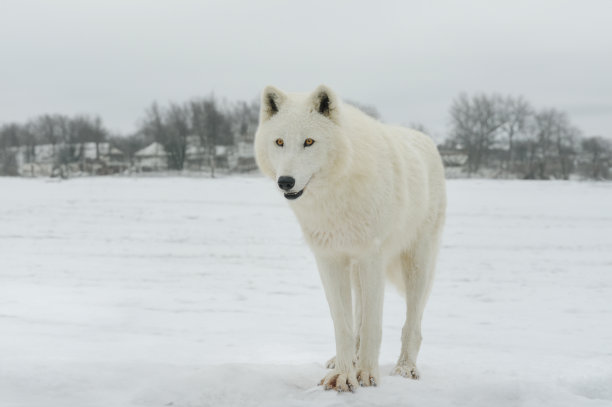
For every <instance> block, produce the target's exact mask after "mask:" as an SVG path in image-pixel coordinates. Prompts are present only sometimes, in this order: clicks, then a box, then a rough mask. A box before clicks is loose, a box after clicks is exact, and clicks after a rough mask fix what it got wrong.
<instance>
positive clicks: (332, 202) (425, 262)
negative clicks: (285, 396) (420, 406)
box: [255, 85, 446, 391]
mask: <svg viewBox="0 0 612 407" xmlns="http://www.w3.org/2000/svg"><path fill="white" fill-rule="evenodd" d="M255 152H256V158H257V163H258V165H259V168H260V169H261V170H262V171H263V173H264V174H265V175H267V176H268V177H270V178H272V179H273V180H274V181H275V183H276V187H277V188H278V190H279V192H280V193H281V194H282V195H283V196H284V197H285V198H286V199H287V201H288V202H289V206H290V207H291V209H292V210H293V212H294V213H295V215H296V217H297V219H298V222H299V224H300V226H301V228H302V231H303V233H304V237H305V239H306V242H307V243H308V245H309V246H310V248H311V249H312V251H313V253H314V256H315V258H316V262H317V266H318V269H319V273H320V276H321V280H322V282H323V287H324V289H325V295H326V297H327V301H328V303H329V308H330V311H331V316H332V319H333V322H334V331H335V336H336V356H335V358H332V360H330V361H329V362H328V368H331V369H332V370H331V371H330V372H329V373H328V374H327V375H326V376H325V377H324V378H323V380H321V383H320V384H322V385H324V386H325V389H335V390H338V391H348V390H350V391H354V390H355V389H356V387H357V385H358V384H360V385H362V386H371V385H372V386H375V385H376V384H377V383H379V377H380V376H379V375H380V373H379V367H378V355H379V351H380V342H381V336H382V309H383V296H384V281H385V275H386V276H387V277H388V278H389V279H390V280H391V281H392V282H394V283H395V284H396V285H397V286H398V287H399V288H400V291H401V292H403V293H404V294H405V297H406V322H405V324H404V328H403V330H402V349H401V352H400V356H399V360H398V362H397V365H396V366H395V368H394V370H393V372H392V373H393V374H397V375H402V376H405V377H409V378H413V379H418V378H419V372H418V370H417V367H416V359H417V354H418V352H419V348H420V346H421V318H422V316H423V310H424V308H425V303H426V301H427V297H428V295H429V292H430V289H431V285H432V281H433V277H434V268H435V263H436V256H437V253H438V245H439V242H440V235H441V233H442V227H443V224H444V216H445V215H444V214H445V209H446V191H445V184H444V170H443V167H442V162H441V160H440V156H439V154H438V151H437V149H436V146H435V144H434V143H433V142H432V141H431V140H430V139H429V138H428V137H427V136H425V135H424V134H422V133H420V132H418V131H415V130H409V129H406V128H402V127H395V126H388V125H384V124H382V123H380V122H378V121H377V120H375V119H373V118H371V117H370V116H368V115H366V114H364V113H362V112H361V111H360V110H358V109H357V108H355V107H353V106H351V105H349V104H346V103H343V102H342V101H341V100H340V98H339V97H338V96H337V95H336V94H335V93H334V92H333V91H332V90H331V89H329V88H328V87H326V86H323V85H322V86H319V87H318V88H317V89H316V90H315V91H314V92H312V93H310V94H298V93H285V92H282V91H280V90H279V89H276V88H274V87H272V86H268V87H267V88H265V90H264V91H263V94H262V103H261V112H260V122H259V128H258V130H257V134H256V136H255ZM353 306H354V307H353ZM353 308H354V312H353Z"/></svg>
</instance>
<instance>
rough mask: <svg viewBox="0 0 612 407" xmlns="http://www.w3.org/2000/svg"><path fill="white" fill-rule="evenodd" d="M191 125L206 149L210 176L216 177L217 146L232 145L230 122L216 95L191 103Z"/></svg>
mask: <svg viewBox="0 0 612 407" xmlns="http://www.w3.org/2000/svg"><path fill="white" fill-rule="evenodd" d="M191 123H192V129H193V131H194V133H195V134H196V135H197V136H198V137H199V138H200V142H201V144H202V145H203V146H205V148H206V152H207V155H208V163H209V166H210V175H211V177H212V178H214V177H215V168H216V151H217V145H228V144H231V143H232V141H233V140H232V132H231V125H230V120H229V119H228V117H227V116H226V115H225V114H224V112H223V111H221V109H220V107H219V103H218V101H217V99H216V98H215V96H214V95H211V96H209V97H207V98H204V99H199V100H193V101H192V102H191Z"/></svg>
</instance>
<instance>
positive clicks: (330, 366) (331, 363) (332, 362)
mask: <svg viewBox="0 0 612 407" xmlns="http://www.w3.org/2000/svg"><path fill="white" fill-rule="evenodd" d="M355 366H357V360H353V367H355ZM325 367H326V368H327V369H335V368H336V357H335V356H334V357H333V358H331V359H330V360H328V361H327V362H325Z"/></svg>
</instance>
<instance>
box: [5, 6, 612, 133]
mask: <svg viewBox="0 0 612 407" xmlns="http://www.w3.org/2000/svg"><path fill="white" fill-rule="evenodd" d="M320 83H325V84H327V85H329V86H331V87H332V88H333V89H335V90H336V91H337V92H338V94H340V95H341V97H343V98H347V99H352V100H356V101H359V102H362V103H366V104H371V105H374V106H376V107H377V108H378V110H379V111H380V113H381V114H382V116H383V119H384V120H385V121H387V122H393V123H400V124H408V123H411V122H419V123H422V124H424V125H425V126H426V127H427V128H428V129H430V130H431V131H432V132H433V133H434V134H435V135H436V136H437V137H440V136H443V135H444V134H445V133H446V131H447V128H448V108H449V106H450V103H451V101H452V99H453V98H454V97H455V96H456V95H457V94H459V93H460V92H468V93H474V92H500V93H503V94H513V95H523V96H525V97H526V98H527V99H528V100H530V101H531V102H532V103H533V104H534V105H535V106H536V107H556V108H559V109H562V110H565V111H567V112H568V113H569V114H570V117H571V119H572V121H573V122H574V123H575V124H576V125H578V126H579V127H580V128H582V129H583V130H584V132H585V134H586V135H594V134H599V135H605V136H607V137H612V1H611V0H582V1H579V0H575V1H564V0H539V1H538V0H532V1H518V0H513V1H499V0H495V1H493V0H489V1H485V0H482V1H480V0H470V1H465V0H463V1H432V0H430V1H393V2H385V1H381V0H377V1H367V2H358V1H332V0H327V1H313V0H302V1H299V2H292V1H241V2H238V1H227V0H226V1H201V0H200V1H180V0H173V1H170V0H168V1H155V0H105V1H83V0H73V1H68V0H65V1H61V0H53V1H48V0H39V1H27V0H20V1H13V0H2V1H1V2H0V123H6V122H9V121H23V120H26V119H28V118H30V117H32V116H35V115H37V114H40V113H63V114H69V115H72V114H77V113H89V114H99V115H101V116H102V118H103V119H104V121H105V123H106V124H107V126H108V127H109V128H110V129H112V130H114V131H119V132H124V133H128V132H132V131H134V130H135V129H136V128H137V125H138V119H139V118H140V117H142V113H143V110H144V108H145V107H146V106H148V105H149V104H150V103H151V102H152V101H154V100H157V101H159V102H161V103H165V102H167V101H184V100H186V99H188V98H191V97H194V96H203V95H207V94H209V93H210V92H211V91H214V93H215V94H216V95H218V96H222V97H226V98H227V99H228V100H238V99H246V100H251V99H253V98H254V97H256V95H258V93H259V92H260V90H261V89H262V88H263V87H264V86H265V85H267V84H273V85H275V86H277V87H279V88H281V89H284V90H288V91H309V90H312V89H314V88H315V87H316V86H317V85H318V84H320Z"/></svg>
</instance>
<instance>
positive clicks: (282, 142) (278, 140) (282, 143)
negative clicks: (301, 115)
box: [275, 138, 285, 147]
mask: <svg viewBox="0 0 612 407" xmlns="http://www.w3.org/2000/svg"><path fill="white" fill-rule="evenodd" d="M275 143H276V145H277V146H279V147H282V146H284V145H285V142H284V141H283V139H282V138H277V139H276V141H275Z"/></svg>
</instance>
